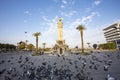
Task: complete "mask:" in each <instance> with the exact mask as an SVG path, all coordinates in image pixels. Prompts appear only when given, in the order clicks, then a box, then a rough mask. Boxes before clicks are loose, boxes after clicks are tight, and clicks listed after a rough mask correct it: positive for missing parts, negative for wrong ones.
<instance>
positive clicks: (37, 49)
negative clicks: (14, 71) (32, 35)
mask: <svg viewBox="0 0 120 80" xmlns="http://www.w3.org/2000/svg"><path fill="white" fill-rule="evenodd" d="M36 53H37V54H38V36H36Z"/></svg>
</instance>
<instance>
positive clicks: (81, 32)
mask: <svg viewBox="0 0 120 80" xmlns="http://www.w3.org/2000/svg"><path fill="white" fill-rule="evenodd" d="M80 34H81V44H82V53H84V42H83V31H82V30H81V31H80Z"/></svg>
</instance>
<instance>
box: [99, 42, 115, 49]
mask: <svg viewBox="0 0 120 80" xmlns="http://www.w3.org/2000/svg"><path fill="white" fill-rule="evenodd" d="M99 48H102V49H116V48H117V47H116V43H115V42H108V43H104V44H100V45H99Z"/></svg>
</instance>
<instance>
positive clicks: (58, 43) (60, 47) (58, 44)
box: [53, 40, 68, 55]
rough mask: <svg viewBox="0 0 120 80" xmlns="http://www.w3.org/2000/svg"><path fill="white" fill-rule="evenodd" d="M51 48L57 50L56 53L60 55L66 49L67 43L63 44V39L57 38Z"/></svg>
mask: <svg viewBox="0 0 120 80" xmlns="http://www.w3.org/2000/svg"><path fill="white" fill-rule="evenodd" d="M53 49H54V51H56V52H58V54H60V55H62V54H64V53H65V52H66V51H67V50H68V45H67V44H65V40H57V41H56V44H55V46H54V47H53Z"/></svg>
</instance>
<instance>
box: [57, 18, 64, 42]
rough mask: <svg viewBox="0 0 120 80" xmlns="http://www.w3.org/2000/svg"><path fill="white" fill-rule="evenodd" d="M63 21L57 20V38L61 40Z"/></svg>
mask: <svg viewBox="0 0 120 80" xmlns="http://www.w3.org/2000/svg"><path fill="white" fill-rule="evenodd" d="M62 28H63V23H62V19H59V21H58V40H63V30H62Z"/></svg>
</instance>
